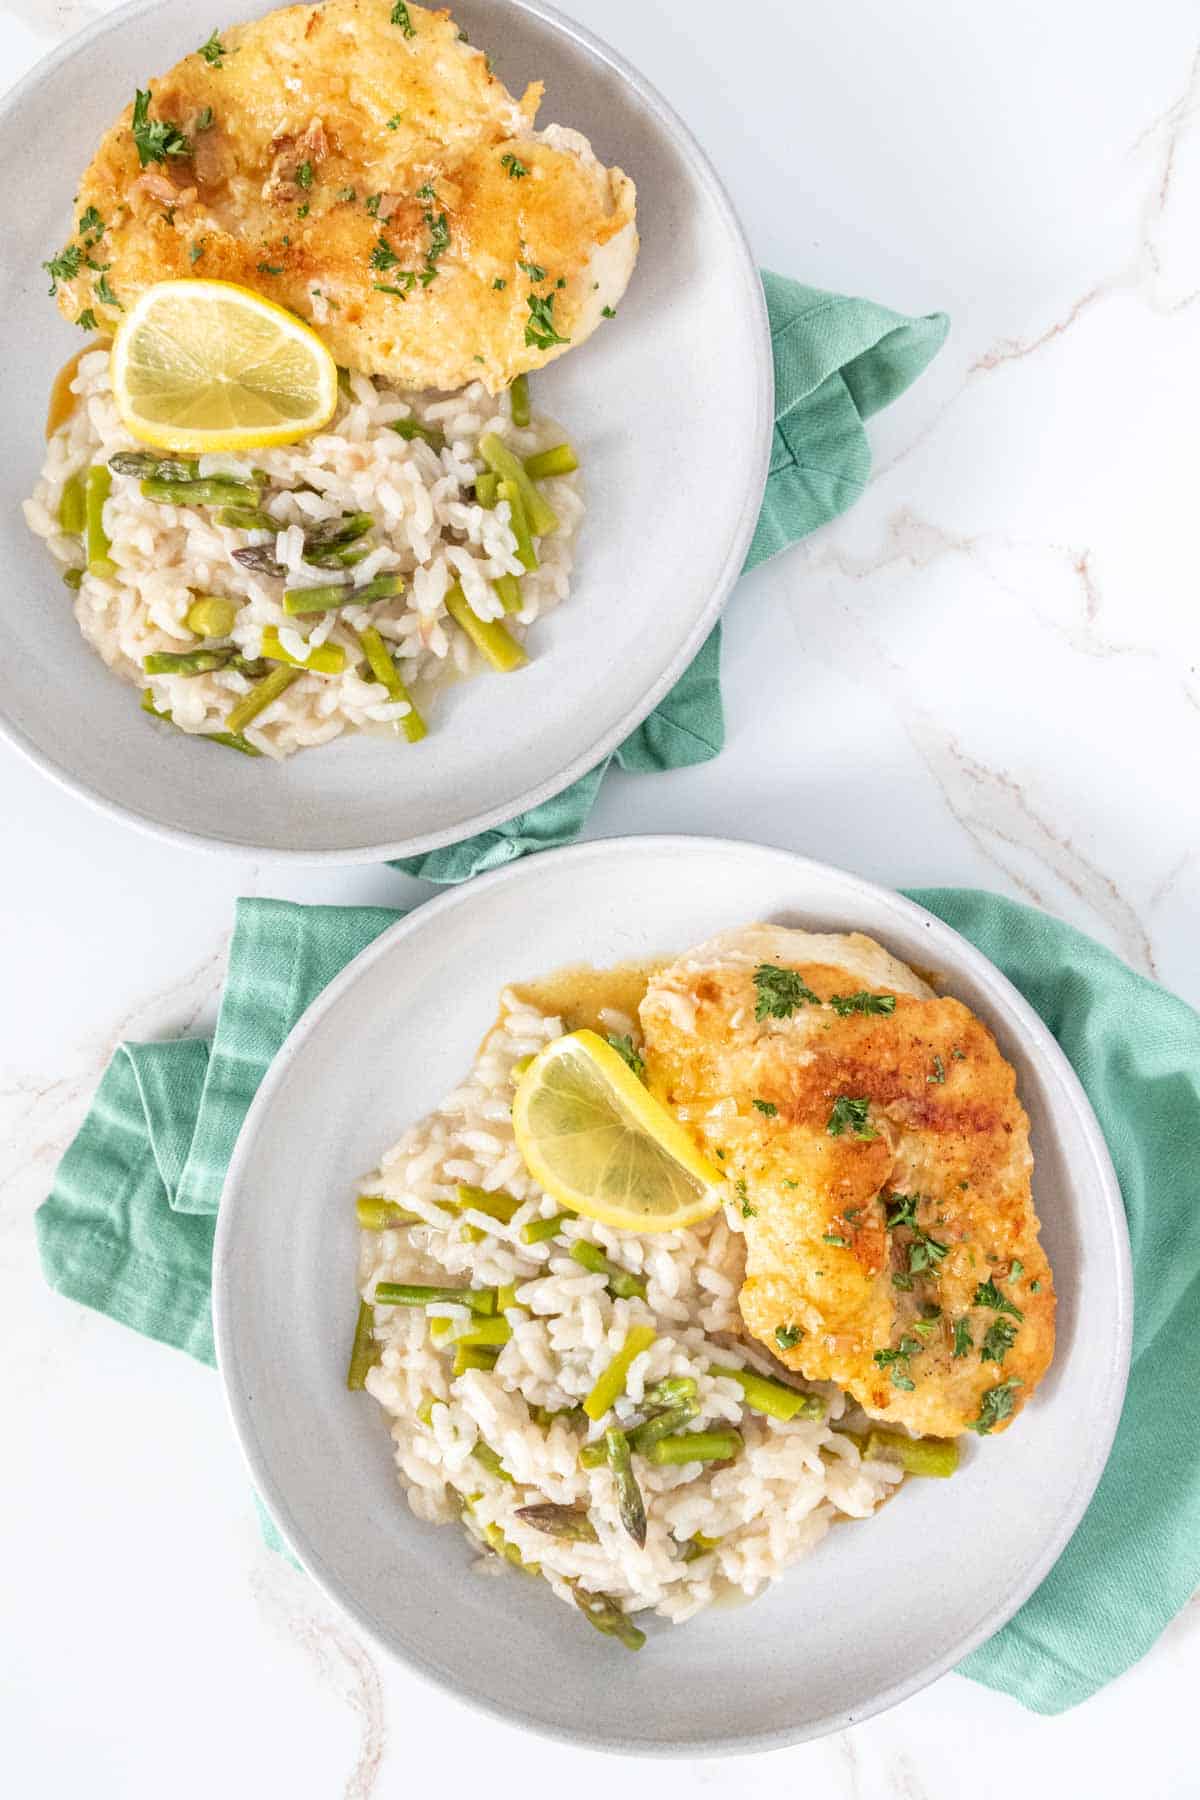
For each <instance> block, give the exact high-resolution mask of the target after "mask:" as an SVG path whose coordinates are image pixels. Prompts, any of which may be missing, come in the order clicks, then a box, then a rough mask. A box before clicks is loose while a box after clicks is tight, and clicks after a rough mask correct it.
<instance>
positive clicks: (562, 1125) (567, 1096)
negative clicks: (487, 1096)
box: [512, 1031, 724, 1231]
mask: <svg viewBox="0 0 1200 1800" xmlns="http://www.w3.org/2000/svg"><path fill="white" fill-rule="evenodd" d="M512 1116H513V1130H514V1132H515V1133H516V1139H517V1147H518V1148H519V1150H520V1152H521V1155H522V1156H523V1157H524V1158H525V1164H526V1167H527V1168H528V1170H529V1173H530V1174H531V1175H532V1176H533V1178H534V1180H535V1181H538V1182H540V1183H541V1185H542V1186H543V1187H544V1188H545V1190H546V1192H547V1193H548V1194H550V1195H552V1196H553V1198H554V1199H555V1200H557V1201H558V1203H559V1204H560V1205H561V1206H567V1207H570V1209H571V1210H572V1211H573V1212H579V1213H583V1214H584V1215H585V1217H587V1218H589V1219H598V1220H599V1222H600V1223H601V1224H602V1225H613V1226H616V1227H618V1228H619V1229H621V1230H625V1231H674V1230H676V1229H677V1228H678V1227H680V1226H682V1225H694V1224H695V1223H696V1221H697V1220H698V1219H706V1218H708V1217H709V1215H710V1214H711V1213H714V1212H716V1210H717V1208H718V1207H719V1206H720V1204H721V1194H720V1191H719V1190H720V1188H721V1186H722V1183H723V1180H724V1177H723V1176H722V1175H721V1173H720V1170H718V1169H714V1168H713V1166H712V1164H711V1163H709V1162H708V1161H707V1160H706V1159H705V1158H704V1157H703V1156H701V1154H700V1152H699V1151H698V1150H697V1149H696V1147H695V1145H694V1144H693V1143H692V1141H691V1139H690V1138H689V1137H688V1135H687V1133H686V1132H685V1131H684V1130H683V1127H682V1126H681V1125H679V1124H677V1123H676V1121H675V1120H674V1119H673V1118H672V1117H671V1115H670V1113H669V1112H667V1111H666V1110H665V1108H664V1107H662V1106H660V1105H659V1103H658V1101H657V1100H655V1099H654V1097H653V1095H652V1094H650V1093H648V1092H647V1090H646V1089H645V1088H644V1087H643V1086H642V1084H641V1082H640V1081H639V1080H638V1078H637V1076H636V1075H635V1074H634V1073H633V1072H632V1070H631V1069H629V1068H628V1067H627V1065H626V1064H625V1063H624V1062H623V1061H622V1059H621V1058H620V1057H619V1056H618V1055H617V1052H616V1051H615V1050H614V1049H613V1048H612V1046H611V1045H610V1044H606V1043H605V1042H604V1039H603V1038H601V1037H597V1035H596V1033H595V1032H594V1031H573V1032H571V1033H570V1034H569V1036H567V1037H561V1038H557V1039H556V1040H555V1042H554V1043H552V1044H547V1046H546V1048H545V1049H544V1050H543V1051H541V1052H540V1053H539V1055H538V1056H536V1057H535V1058H534V1061H533V1062H532V1063H531V1064H530V1066H529V1068H528V1069H526V1071H525V1073H524V1075H523V1076H522V1077H521V1084H520V1086H519V1087H518V1089H517V1092H516V1096H515V1098H514V1100H513V1115H512Z"/></svg>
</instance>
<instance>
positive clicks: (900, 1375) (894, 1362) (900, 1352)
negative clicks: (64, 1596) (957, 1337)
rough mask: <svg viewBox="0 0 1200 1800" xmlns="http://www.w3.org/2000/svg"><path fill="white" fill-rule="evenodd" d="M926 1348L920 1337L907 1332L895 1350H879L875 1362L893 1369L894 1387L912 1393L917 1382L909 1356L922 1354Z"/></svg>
mask: <svg viewBox="0 0 1200 1800" xmlns="http://www.w3.org/2000/svg"><path fill="white" fill-rule="evenodd" d="M924 1348H925V1346H924V1344H922V1343H921V1341H920V1340H919V1339H918V1338H914V1337H909V1336H908V1334H907V1333H905V1335H904V1336H903V1337H902V1338H901V1339H900V1342H899V1344H898V1345H897V1347H896V1348H895V1349H894V1350H877V1351H876V1352H875V1362H876V1364H877V1365H878V1367H879V1368H881V1369H890V1370H891V1372H892V1386H893V1387H894V1388H900V1389H902V1390H903V1392H904V1393H906V1394H911V1393H912V1391H913V1389H914V1388H915V1387H916V1385H917V1384H916V1382H915V1381H913V1380H912V1378H911V1376H910V1374H909V1358H910V1357H913V1356H920V1354H921V1352H922V1350H924Z"/></svg>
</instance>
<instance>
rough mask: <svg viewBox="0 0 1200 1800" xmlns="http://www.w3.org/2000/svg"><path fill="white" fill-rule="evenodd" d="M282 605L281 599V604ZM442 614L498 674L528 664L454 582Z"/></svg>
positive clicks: (514, 642) (511, 639) (516, 646)
mask: <svg viewBox="0 0 1200 1800" xmlns="http://www.w3.org/2000/svg"><path fill="white" fill-rule="evenodd" d="M286 603H287V602H286V596H285V600H284V604H285V605H286ZM446 611H447V612H448V613H449V614H450V617H451V618H452V619H453V620H454V622H455V624H456V625H458V626H461V628H462V630H463V631H465V632H466V634H467V636H468V637H469V638H470V640H471V642H472V643H473V644H474V646H475V648H476V649H477V650H478V651H479V652H480V653H481V654H482V655H483V656H485V657H486V658H487V660H488V662H490V663H491V665H492V667H493V669H497V670H499V672H500V674H502V675H508V674H511V673H512V671H513V670H514V669H519V668H521V667H523V665H524V664H525V663H527V662H528V661H529V658H528V657H527V656H526V654H525V652H524V650H522V648H521V646H520V644H518V642H517V640H516V639H515V638H514V637H511V636H510V635H509V633H508V632H507V631H506V630H505V629H504V626H503V625H501V624H500V622H499V620H498V619H481V618H479V617H478V615H477V614H476V613H474V612H473V611H472V610H471V607H470V604H469V603H468V600H467V596H466V595H465V594H464V593H463V591H462V588H461V587H460V586H459V584H458V582H457V581H456V582H455V583H454V586H453V587H452V588H450V589H449V590H448V592H447V594H446Z"/></svg>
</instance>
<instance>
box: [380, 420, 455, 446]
mask: <svg viewBox="0 0 1200 1800" xmlns="http://www.w3.org/2000/svg"><path fill="white" fill-rule="evenodd" d="M392 430H393V431H394V432H395V433H396V436H397V437H402V438H404V440H405V441H406V443H410V444H411V442H412V440H413V439H414V438H421V439H422V440H423V441H424V442H425V443H426V444H428V445H429V446H430V448H431V449H433V450H444V449H445V448H446V434H445V432H444V431H439V430H438V428H437V426H436V425H422V423H421V421H420V419H393V420H392Z"/></svg>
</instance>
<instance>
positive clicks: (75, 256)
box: [42, 244, 83, 294]
mask: <svg viewBox="0 0 1200 1800" xmlns="http://www.w3.org/2000/svg"><path fill="white" fill-rule="evenodd" d="M82 256H83V251H82V250H81V249H80V248H79V245H78V244H68V245H67V247H66V249H65V250H61V251H60V252H59V254H58V255H57V256H52V257H51V258H50V261H49V262H44V263H43V264H42V267H43V269H45V271H46V273H47V275H48V276H49V277H50V292H51V293H52V294H57V292H58V284H59V282H60V281H74V279H75V277H76V276H77V275H78V273H79V264H80V260H81V258H82Z"/></svg>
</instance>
